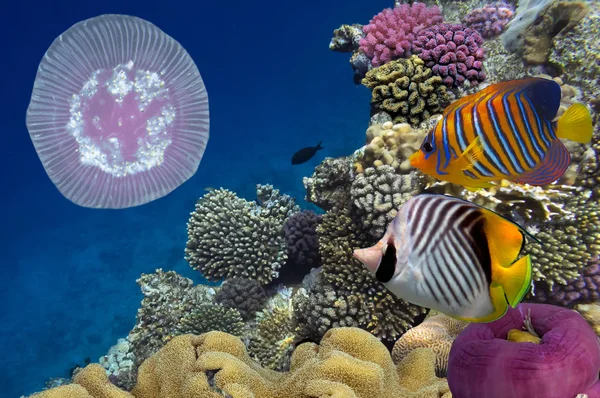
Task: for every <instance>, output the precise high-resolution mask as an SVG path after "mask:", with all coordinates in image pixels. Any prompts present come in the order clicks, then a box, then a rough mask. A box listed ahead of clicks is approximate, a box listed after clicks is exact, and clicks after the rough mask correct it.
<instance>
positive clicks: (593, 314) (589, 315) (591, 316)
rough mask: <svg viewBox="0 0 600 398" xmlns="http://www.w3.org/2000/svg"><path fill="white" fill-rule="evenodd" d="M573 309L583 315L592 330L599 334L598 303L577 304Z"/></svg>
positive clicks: (599, 317)
mask: <svg viewBox="0 0 600 398" xmlns="http://www.w3.org/2000/svg"><path fill="white" fill-rule="evenodd" d="M575 310H576V311H577V312H579V313H580V314H581V316H583V318H584V319H585V320H586V321H587V322H588V324H589V325H590V326H591V327H592V329H594V332H596V334H597V335H598V336H600V304H578V305H576V306H575Z"/></svg>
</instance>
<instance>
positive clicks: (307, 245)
mask: <svg viewBox="0 0 600 398" xmlns="http://www.w3.org/2000/svg"><path fill="white" fill-rule="evenodd" d="M320 222H321V216H320V215H318V214H316V213H315V212H314V211H310V210H304V211H301V212H298V213H296V214H294V215H292V216H291V217H290V218H288V219H287V221H286V222H285V224H284V226H283V231H284V234H285V241H286V244H287V255H288V262H287V265H286V267H285V268H284V269H283V270H282V279H283V280H284V281H285V282H286V283H288V284H289V283H292V282H295V281H298V280H302V278H303V277H304V275H306V274H307V273H308V272H309V271H310V269H311V268H316V267H319V266H320V264H321V257H320V256H319V238H318V236H317V226H318V225H319V223H320Z"/></svg>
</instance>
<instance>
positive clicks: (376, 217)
mask: <svg viewBox="0 0 600 398" xmlns="http://www.w3.org/2000/svg"><path fill="white" fill-rule="evenodd" d="M424 187H425V185H424V182H423V180H422V179H421V178H420V177H419V174H417V173H416V172H413V173H409V174H396V172H395V170H394V168H393V167H392V166H380V167H370V168H368V169H366V170H365V172H364V173H362V174H358V175H357V176H356V179H355V180H354V182H353V183H352V187H351V188H350V198H351V201H352V209H353V215H354V216H355V217H354V218H355V220H356V221H357V223H358V224H359V226H360V227H361V228H362V229H363V230H364V231H367V233H368V234H370V236H371V237H373V238H376V239H379V238H381V237H382V236H383V234H384V233H385V230H386V228H387V226H388V224H389V223H390V221H392V219H393V218H394V217H395V216H396V211H397V209H398V208H400V206H402V205H403V204H404V202H406V201H407V200H408V199H410V198H411V197H412V196H414V195H416V194H419V193H421V192H423V189H424Z"/></svg>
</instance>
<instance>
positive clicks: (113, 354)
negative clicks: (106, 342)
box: [98, 339, 135, 391]
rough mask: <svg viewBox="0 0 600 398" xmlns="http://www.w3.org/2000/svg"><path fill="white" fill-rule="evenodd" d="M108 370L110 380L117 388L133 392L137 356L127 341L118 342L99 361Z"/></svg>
mask: <svg viewBox="0 0 600 398" xmlns="http://www.w3.org/2000/svg"><path fill="white" fill-rule="evenodd" d="M98 362H99V363H100V365H102V366H103V367H104V369H106V373H107V374H108V379H109V380H110V382H111V383H113V384H114V385H115V386H117V387H120V388H122V389H124V390H127V391H129V390H131V389H132V388H133V386H134V385H135V355H134V354H133V352H132V349H131V344H130V343H129V341H127V339H119V340H117V344H115V345H114V346H112V347H111V348H110V349H109V350H108V353H107V354H106V355H104V356H103V357H102V358H100V360H99V361H98Z"/></svg>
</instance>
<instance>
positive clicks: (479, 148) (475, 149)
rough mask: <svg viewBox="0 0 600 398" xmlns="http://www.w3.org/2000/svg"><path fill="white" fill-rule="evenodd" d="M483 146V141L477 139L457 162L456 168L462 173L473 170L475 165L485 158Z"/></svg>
mask: <svg viewBox="0 0 600 398" xmlns="http://www.w3.org/2000/svg"><path fill="white" fill-rule="evenodd" d="M484 151H485V150H484V148H483V144H482V143H481V139H480V138H479V136H478V137H476V138H475V139H474V140H473V142H471V144H469V146H468V147H467V149H465V151H464V152H463V153H462V154H461V155H460V156H459V157H458V159H457V160H456V168H458V170H461V171H465V170H470V169H472V168H473V167H474V166H475V164H476V163H477V162H478V161H479V160H480V159H481V158H482V157H483V154H484Z"/></svg>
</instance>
